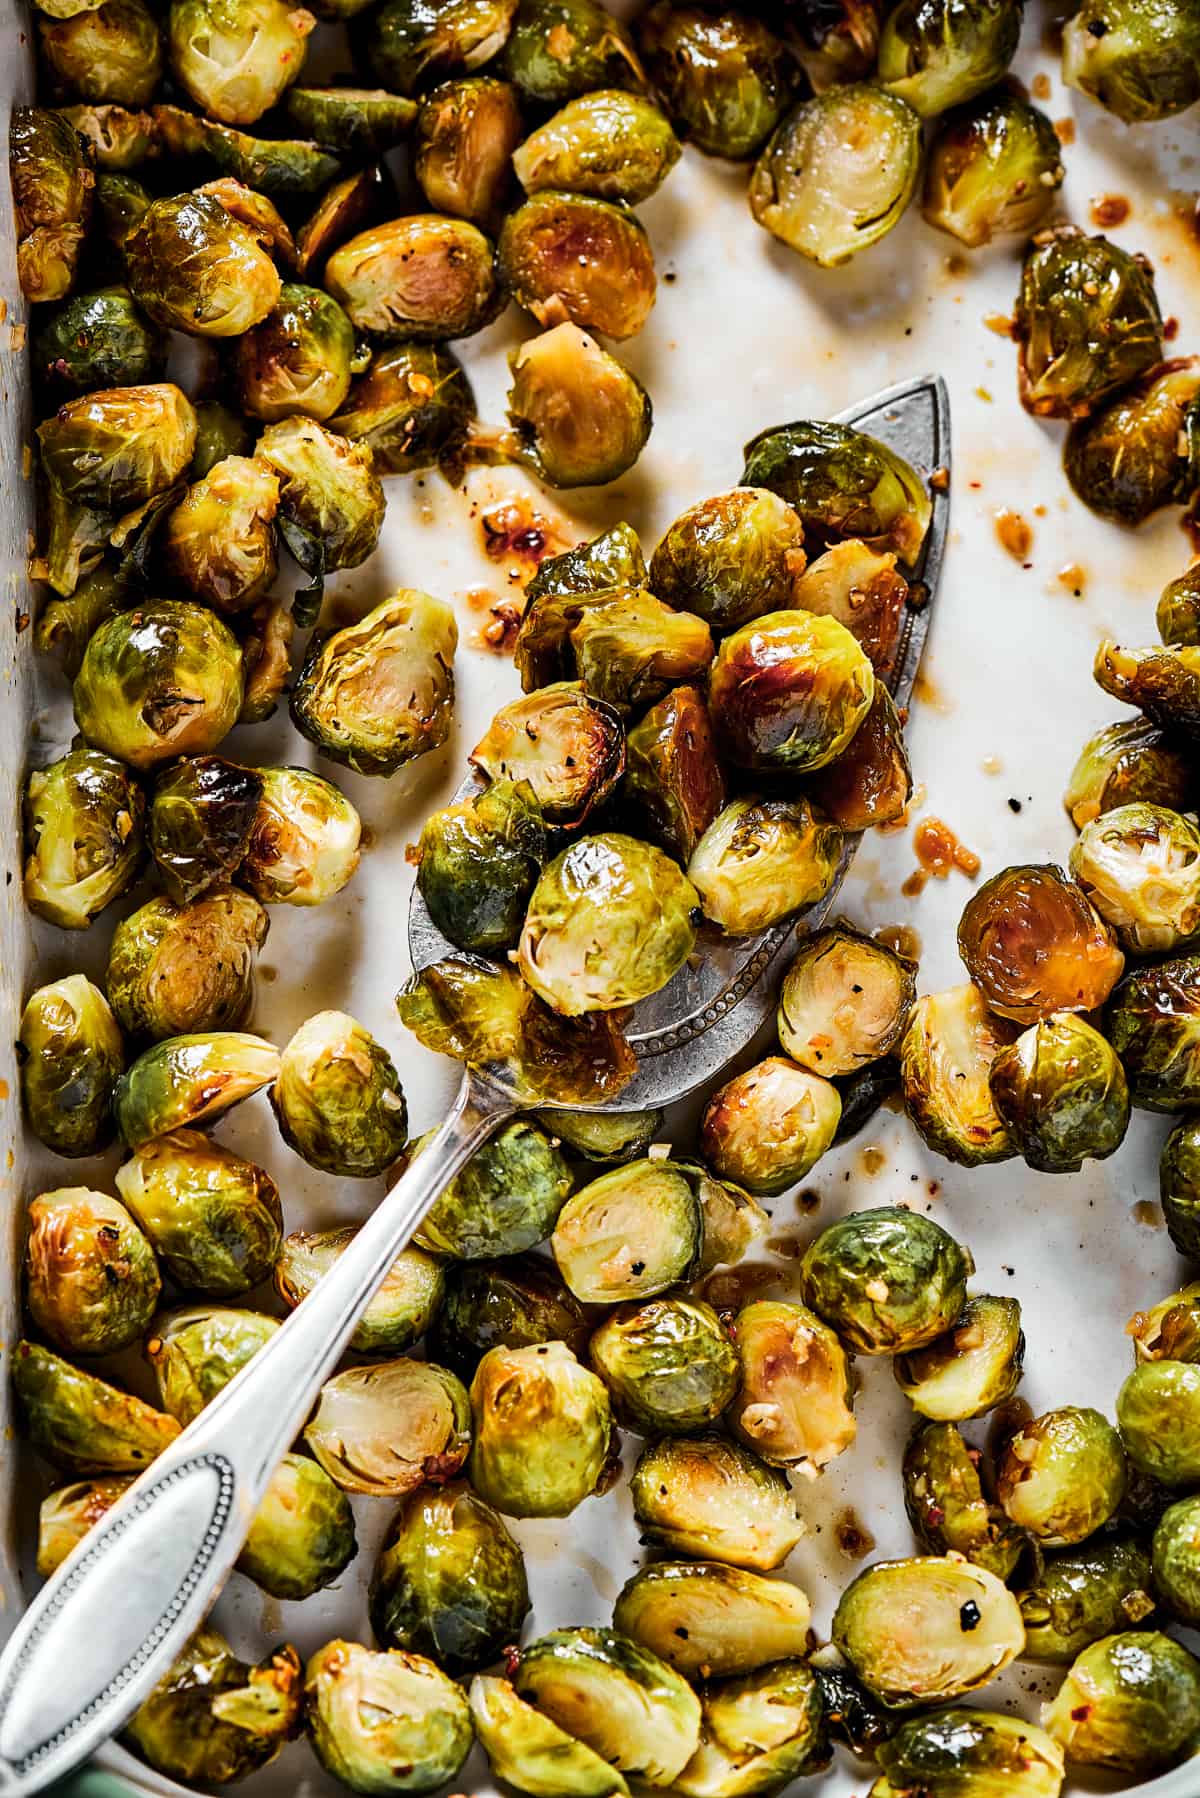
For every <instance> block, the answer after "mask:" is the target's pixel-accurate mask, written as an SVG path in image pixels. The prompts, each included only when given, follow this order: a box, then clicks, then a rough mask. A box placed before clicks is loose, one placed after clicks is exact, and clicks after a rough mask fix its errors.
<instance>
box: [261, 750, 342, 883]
mask: <svg viewBox="0 0 1200 1798" xmlns="http://www.w3.org/2000/svg"><path fill="white" fill-rule="evenodd" d="M258 773H259V775H260V777H261V780H262V797H261V799H260V800H259V802H258V807H257V809H256V811H255V815H254V819H253V822H252V823H251V826H250V834H249V838H248V840H247V844H246V853H245V856H244V858H243V860H242V861H241V863H240V865H239V868H238V876H239V879H241V880H242V881H243V882H244V883H245V884H246V886H248V887H249V888H250V891H251V892H252V893H253V894H254V895H255V897H256V898H257V899H260V900H261V901H262V903H263V904H264V905H320V904H321V903H322V902H323V901H324V900H326V899H331V898H332V897H333V895H334V894H335V893H340V892H341V890H342V888H343V887H344V886H345V885H346V882H347V881H348V880H349V879H350V877H351V875H352V874H353V873H354V870H355V869H356V868H357V866H358V859H359V841H360V839H361V836H362V822H361V820H360V818H359V815H358V813H357V812H356V811H355V809H354V807H353V806H352V805H351V803H350V801H349V800H348V799H347V798H346V797H345V795H344V794H342V793H340V792H339V791H338V789H337V788H336V787H335V786H334V784H333V782H332V781H329V780H325V779H324V778H323V777H322V776H321V775H320V774H313V773H311V772H310V771H309V770H308V769H307V768H260V769H259V770H258Z"/></svg>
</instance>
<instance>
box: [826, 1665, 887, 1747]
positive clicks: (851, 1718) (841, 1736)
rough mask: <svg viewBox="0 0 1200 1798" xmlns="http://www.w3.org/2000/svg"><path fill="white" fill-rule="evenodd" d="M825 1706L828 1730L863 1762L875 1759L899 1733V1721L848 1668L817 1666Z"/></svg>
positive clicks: (835, 1739)
mask: <svg viewBox="0 0 1200 1798" xmlns="http://www.w3.org/2000/svg"><path fill="white" fill-rule="evenodd" d="M813 1672H814V1673H815V1674H816V1676H817V1683H818V1685H819V1686H820V1688H821V1697H822V1700H823V1701H824V1705H825V1727H826V1729H827V1730H828V1732H829V1735H830V1736H831V1738H832V1739H833V1740H834V1741H835V1742H840V1743H842V1744H843V1745H844V1746H845V1747H847V1748H849V1750H850V1752H851V1753H852V1754H855V1755H857V1756H858V1757H859V1759H860V1760H874V1758H875V1756H876V1754H877V1753H878V1750H879V1744H880V1743H881V1742H886V1741H887V1739H888V1737H889V1736H891V1735H894V1734H895V1731H896V1726H897V1721H898V1719H897V1718H896V1716H895V1715H894V1713H893V1712H890V1711H888V1710H885V1708H884V1707H883V1705H881V1704H880V1702H879V1700H878V1699H877V1698H876V1697H875V1695H874V1693H872V1692H868V1691H867V1688H866V1687H865V1686H864V1685H863V1684H862V1682H861V1680H857V1679H855V1677H854V1675H853V1674H852V1673H851V1672H850V1671H849V1669H848V1668H846V1667H841V1666H838V1667H833V1666H830V1667H814V1668H813Z"/></svg>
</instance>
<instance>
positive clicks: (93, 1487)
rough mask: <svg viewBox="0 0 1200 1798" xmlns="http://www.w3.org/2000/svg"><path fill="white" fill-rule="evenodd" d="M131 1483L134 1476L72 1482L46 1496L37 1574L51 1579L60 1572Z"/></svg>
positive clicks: (40, 1519)
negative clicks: (74, 1551) (68, 1558)
mask: <svg viewBox="0 0 1200 1798" xmlns="http://www.w3.org/2000/svg"><path fill="white" fill-rule="evenodd" d="M132 1480H133V1475H132V1474H111V1475H110V1476H109V1477H108V1478H107V1479H104V1478H97V1479H90V1480H72V1482H71V1484H70V1485H69V1486H59V1487H58V1489H57V1491H54V1492H50V1493H48V1494H47V1496H46V1497H45V1498H44V1499H43V1500H42V1502H41V1506H40V1508H39V1511H38V1542H37V1570H38V1574H39V1575H40V1577H41V1578H42V1579H49V1578H50V1575H51V1574H52V1573H56V1572H57V1571H58V1569H59V1568H60V1567H61V1566H62V1564H63V1562H64V1561H65V1560H66V1558H67V1556H68V1555H69V1554H71V1553H72V1552H73V1550H74V1549H76V1548H78V1546H79V1544H80V1543H81V1542H82V1541H83V1538H84V1537H85V1536H86V1535H87V1533H88V1531H89V1530H90V1529H91V1528H92V1527H93V1525H95V1524H97V1523H99V1521H100V1519H101V1518H102V1517H103V1516H105V1514H106V1513H107V1512H109V1511H111V1510H112V1508H113V1506H114V1505H115V1504H116V1502H117V1500H118V1499H119V1498H120V1496H121V1494H122V1493H123V1492H126V1491H127V1490H128V1488H129V1486H130V1484H131V1483H132Z"/></svg>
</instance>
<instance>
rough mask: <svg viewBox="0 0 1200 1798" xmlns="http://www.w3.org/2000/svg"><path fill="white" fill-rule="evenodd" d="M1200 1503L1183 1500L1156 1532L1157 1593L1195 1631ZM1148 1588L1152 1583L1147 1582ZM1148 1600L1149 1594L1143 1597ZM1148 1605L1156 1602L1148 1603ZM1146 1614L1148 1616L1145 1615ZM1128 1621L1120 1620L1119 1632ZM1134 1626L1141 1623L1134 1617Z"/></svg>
mask: <svg viewBox="0 0 1200 1798" xmlns="http://www.w3.org/2000/svg"><path fill="white" fill-rule="evenodd" d="M1198 1531H1200V1499H1196V1498H1182V1499H1180V1500H1179V1502H1178V1503H1177V1504H1173V1505H1172V1506H1171V1507H1170V1509H1169V1510H1167V1511H1164V1512H1163V1515H1162V1517H1161V1519H1160V1520H1159V1524H1158V1527H1157V1529H1156V1530H1155V1532H1154V1561H1153V1573H1154V1590H1155V1591H1156V1592H1158V1593H1159V1595H1160V1596H1161V1598H1162V1601H1163V1603H1164V1605H1165V1606H1166V1608H1167V1610H1168V1611H1170V1613H1171V1615H1172V1616H1173V1617H1177V1618H1178V1619H1179V1621H1180V1622H1181V1623H1188V1624H1191V1625H1192V1626H1193V1627H1194V1626H1195V1624H1196V1623H1197V1621H1200V1578H1198V1575H1200V1534H1198ZM1143 1584H1144V1585H1149V1584H1150V1581H1149V1580H1148V1579H1145V1580H1144V1581H1143ZM1142 1596H1143V1598H1145V1593H1143V1594H1142ZM1146 1603H1147V1604H1148V1605H1152V1604H1153V1600H1151V1599H1146ZM1143 1614H1144V1613H1143ZM1124 1621H1126V1619H1125V1618H1120V1619H1118V1621H1117V1623H1116V1624H1115V1625H1114V1628H1119V1627H1120V1625H1121V1623H1122V1622H1124ZM1128 1621H1130V1622H1134V1623H1137V1622H1140V1621H1141V1617H1140V1616H1138V1615H1134V1616H1133V1617H1131V1618H1129V1619H1128Z"/></svg>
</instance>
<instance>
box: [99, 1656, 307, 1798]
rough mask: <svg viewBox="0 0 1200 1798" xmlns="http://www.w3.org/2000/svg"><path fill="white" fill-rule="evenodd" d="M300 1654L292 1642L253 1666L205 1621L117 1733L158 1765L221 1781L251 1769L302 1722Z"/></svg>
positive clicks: (189, 1778) (184, 1775)
mask: <svg viewBox="0 0 1200 1798" xmlns="http://www.w3.org/2000/svg"><path fill="white" fill-rule="evenodd" d="M301 1706H302V1693H301V1689H300V1657H299V1655H298V1654H297V1653H296V1650H295V1649H294V1648H293V1647H291V1645H290V1644H288V1643H285V1644H284V1645H283V1646H282V1647H279V1648H276V1649H274V1650H273V1651H272V1652H271V1654H269V1655H268V1656H267V1658H266V1659H265V1660H263V1661H260V1662H259V1664H258V1666H257V1667H251V1666H248V1665H247V1664H246V1662H245V1661H239V1660H238V1659H237V1657H236V1655H235V1654H234V1652H233V1650H232V1649H231V1648H230V1646H229V1644H228V1642H227V1641H226V1640H225V1638H224V1636H221V1635H218V1633H217V1631H216V1630H215V1629H202V1630H199V1631H198V1632H197V1634H196V1635H194V1636H193V1637H192V1639H191V1641H190V1642H189V1643H188V1645H187V1647H186V1648H185V1649H184V1650H183V1653H182V1654H181V1655H179V1656H178V1658H177V1659H176V1660H175V1661H174V1662H173V1664H172V1665H171V1667H170V1669H169V1671H168V1672H167V1673H166V1674H165V1676H164V1677H163V1678H162V1679H161V1680H160V1681H159V1682H158V1684H157V1686H155V1688H154V1690H153V1692H152V1693H151V1694H150V1696H149V1698H147V1700H146V1702H145V1703H144V1704H143V1705H142V1706H141V1707H140V1708H139V1709H138V1710H137V1711H135V1712H134V1714H133V1716H132V1717H131V1718H130V1720H129V1722H128V1723H127V1724H126V1725H125V1730H124V1734H123V1736H122V1740H123V1741H124V1743H125V1745H126V1746H127V1747H129V1748H132V1750H133V1752H134V1753H135V1754H136V1755H138V1756H139V1757H140V1758H141V1759H142V1760H144V1761H146V1762H147V1763H148V1764H149V1765H150V1766H151V1767H153V1768H154V1770H155V1772H157V1773H162V1774H164V1775H165V1776H166V1778H168V1779H176V1780H180V1781H184V1782H186V1783H187V1784H189V1785H190V1784H193V1783H195V1784H200V1785H206V1786H207V1785H225V1784H227V1783H229V1782H230V1781H232V1780H235V1779H244V1778H245V1777H246V1776H247V1774H250V1773H256V1772H258V1770H259V1769H260V1768H261V1767H265V1766H267V1765H268V1764H269V1763H270V1762H271V1761H273V1760H274V1759H275V1756H276V1755H277V1754H278V1753H279V1750H280V1749H281V1748H282V1747H283V1745H284V1743H285V1742H287V1741H288V1740H289V1739H290V1738H291V1737H292V1736H294V1735H297V1734H298V1733H299V1730H300V1716H301Z"/></svg>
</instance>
